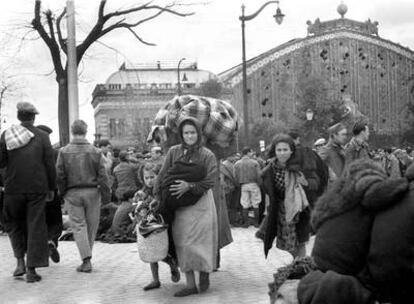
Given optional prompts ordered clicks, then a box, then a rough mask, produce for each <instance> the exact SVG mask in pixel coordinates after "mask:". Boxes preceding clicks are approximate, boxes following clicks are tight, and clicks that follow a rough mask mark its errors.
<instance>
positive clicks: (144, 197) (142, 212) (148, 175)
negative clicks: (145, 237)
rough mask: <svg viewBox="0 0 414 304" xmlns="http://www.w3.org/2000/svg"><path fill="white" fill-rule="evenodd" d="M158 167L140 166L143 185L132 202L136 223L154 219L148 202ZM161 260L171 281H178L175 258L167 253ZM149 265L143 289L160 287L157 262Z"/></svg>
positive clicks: (178, 274)
mask: <svg viewBox="0 0 414 304" xmlns="http://www.w3.org/2000/svg"><path fill="white" fill-rule="evenodd" d="M159 169H160V168H159V166H157V165H155V164H152V163H147V164H145V165H144V166H143V167H142V168H141V171H140V174H141V179H142V181H143V182H144V187H143V188H142V189H141V190H139V191H137V192H136V193H135V196H134V203H135V204H137V207H136V209H135V216H136V217H137V221H138V225H139V223H140V222H141V221H146V222H148V221H151V219H154V216H155V217H156V216H157V215H156V214H154V212H153V210H152V209H151V206H150V203H151V201H152V200H153V194H152V190H153V187H154V183H155V179H156V177H157V174H158V172H159ZM138 233H139V232H138ZM163 262H165V263H167V264H168V265H169V266H170V269H171V280H172V281H173V282H178V281H179V280H180V272H179V271H178V266H177V260H176V259H175V258H173V257H171V256H170V255H168V256H167V257H166V258H165V259H164V260H163ZM150 267H151V273H152V282H151V283H149V284H148V285H146V286H145V287H144V290H145V291H147V290H151V289H155V288H160V287H161V282H160V279H159V273H158V263H150Z"/></svg>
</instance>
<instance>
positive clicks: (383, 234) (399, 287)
mask: <svg viewBox="0 0 414 304" xmlns="http://www.w3.org/2000/svg"><path fill="white" fill-rule="evenodd" d="M413 169H414V166H413ZM413 231H414V181H411V183H410V184H409V190H408V191H407V192H406V193H405V195H404V196H403V197H400V198H399V199H396V200H394V201H393V206H392V207H390V208H388V209H386V210H384V211H383V212H380V213H378V214H377V216H376V217H375V220H374V224H373V227H372V231H371V243H370V247H369V253H368V258H367V264H366V267H365V269H364V270H363V271H362V272H361V274H360V275H359V279H360V280H361V282H363V284H365V285H367V286H369V287H370V288H371V289H372V290H373V291H374V292H375V293H377V294H378V295H379V299H380V300H381V301H384V302H391V303H393V304H396V303H397V304H402V303H404V304H405V303H407V304H408V303H410V304H411V303H413V299H414V289H413V288H414V266H413V265H414V233H413Z"/></svg>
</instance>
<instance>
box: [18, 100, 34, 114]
mask: <svg viewBox="0 0 414 304" xmlns="http://www.w3.org/2000/svg"><path fill="white" fill-rule="evenodd" d="M16 107H17V111H18V112H26V113H33V114H39V111H38V110H37V109H36V108H35V106H34V105H32V104H31V103H30V102H26V101H22V102H18V103H17V105H16Z"/></svg>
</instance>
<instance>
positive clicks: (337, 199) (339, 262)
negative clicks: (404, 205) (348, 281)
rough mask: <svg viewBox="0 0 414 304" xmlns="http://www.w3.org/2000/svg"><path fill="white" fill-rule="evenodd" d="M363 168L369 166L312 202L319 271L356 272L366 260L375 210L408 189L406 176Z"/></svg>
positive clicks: (340, 181) (354, 273) (313, 251)
mask: <svg viewBox="0 0 414 304" xmlns="http://www.w3.org/2000/svg"><path fill="white" fill-rule="evenodd" d="M364 172H366V173H369V172H370V170H361V172H360V174H358V177H357V178H356V179H355V180H350V179H346V180H345V179H343V178H341V179H340V180H337V181H336V182H335V183H334V184H333V185H332V188H330V189H329V190H328V192H327V193H325V194H324V195H323V196H322V197H321V198H320V199H319V200H318V201H317V203H316V205H315V209H314V210H313V213H312V221H311V222H312V226H313V228H314V230H315V231H316V238H315V243H314V246H313V250H312V257H313V259H314V261H315V263H316V265H317V266H318V268H319V269H320V270H322V271H328V270H332V271H335V272H337V273H340V274H345V275H357V274H358V273H359V272H360V271H361V270H362V268H363V267H364V266H365V263H366V258H367V254H368V248H369V244H370V238H371V228H372V225H373V221H374V217H375V213H376V212H378V211H379V210H382V209H384V208H386V207H387V206H389V205H391V204H393V202H394V201H395V200H396V199H398V198H399V197H401V196H402V195H404V193H405V192H406V191H407V187H408V183H407V180H406V179H405V178H399V179H389V180H387V179H386V176H385V175H382V176H381V175H375V174H372V175H371V174H369V175H366V176H363V175H362V174H363V173H364ZM371 173H373V172H371Z"/></svg>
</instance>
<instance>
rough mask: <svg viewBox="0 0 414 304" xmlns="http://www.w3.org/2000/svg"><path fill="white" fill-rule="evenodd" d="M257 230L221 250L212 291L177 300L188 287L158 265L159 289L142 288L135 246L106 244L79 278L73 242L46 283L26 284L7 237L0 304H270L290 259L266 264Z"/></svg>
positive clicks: (2, 247)
mask: <svg viewBox="0 0 414 304" xmlns="http://www.w3.org/2000/svg"><path fill="white" fill-rule="evenodd" d="M255 231H256V230H255V229H254V228H253V227H250V228H248V229H243V228H233V229H232V232H233V238H234V242H233V243H232V244H230V245H229V246H227V247H226V248H224V249H223V250H222V259H221V268H220V270H219V271H218V272H216V273H213V274H211V276H210V282H211V284H210V285H211V286H210V289H209V290H208V291H207V292H206V293H204V294H202V295H194V296H189V297H186V298H174V297H173V294H174V292H176V291H177V290H179V289H180V288H182V287H183V286H184V282H185V279H184V278H182V279H181V281H180V282H178V283H172V282H171V280H170V273H169V268H168V266H167V265H166V264H163V263H161V264H160V279H161V288H160V289H156V290H151V291H146V292H144V291H143V290H142V287H143V286H145V285H146V284H147V283H149V282H150V280H151V271H150V268H149V265H148V264H145V263H143V262H141V261H140V259H139V257H138V252H137V249H136V244H135V243H130V244H105V243H100V242H97V243H96V245H95V247H94V251H93V253H94V258H93V266H94V271H93V272H92V273H90V274H85V273H77V272H76V271H75V268H76V266H78V264H79V263H80V260H79V257H78V252H77V248H76V246H75V243H74V242H61V243H60V245H59V251H60V253H61V262H60V263H59V264H53V262H51V264H50V267H48V268H43V269H39V271H38V272H39V274H40V275H42V276H43V280H42V281H41V282H39V283H34V284H27V283H26V282H25V281H24V280H23V279H15V278H13V277H12V276H11V273H12V272H13V270H14V267H15V259H14V257H13V255H12V251H11V247H10V243H9V240H8V238H7V236H0V257H1V264H0V303H1V304H9V303H10V304H32V303H33V304H49V303H50V304H55V303H62V304H66V303H67V304H78V303H79V304H106V303H108V304H113V303H139V304H141V303H145V304H146V303H148V304H152V303H154V304H155V303H157V304H167V303H168V304H170V303H171V304H174V303H177V304H182V303H183V304H185V303H197V304H204V303H205V304H215V303H241V304H244V303H246V304H247V303H255V304H256V303H269V298H268V295H267V292H268V287H267V283H268V282H270V281H272V274H273V273H274V272H275V271H276V269H277V268H278V267H280V266H283V265H285V264H287V263H289V262H290V261H291V260H292V257H291V256H290V255H289V254H288V253H286V252H283V251H280V250H277V249H275V248H274V249H272V250H271V252H270V253H269V258H268V260H265V259H264V254H263V243H262V242H261V241H260V240H258V239H256V238H255V237H254V233H255Z"/></svg>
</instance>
